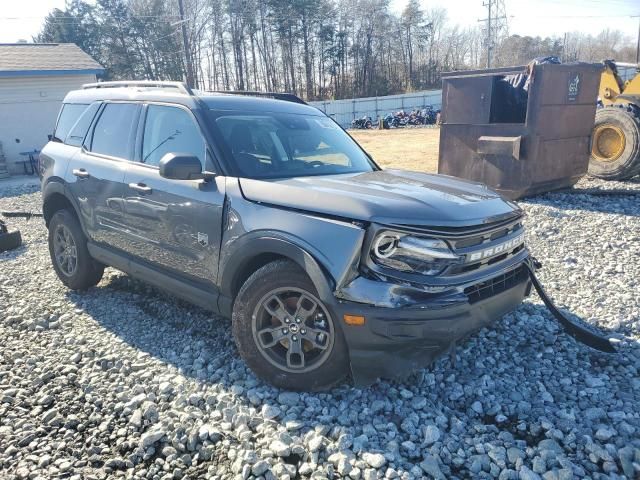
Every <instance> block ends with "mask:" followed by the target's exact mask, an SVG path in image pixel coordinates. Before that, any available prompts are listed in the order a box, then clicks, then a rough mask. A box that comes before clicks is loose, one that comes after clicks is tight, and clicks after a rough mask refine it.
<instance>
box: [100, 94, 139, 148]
mask: <svg viewBox="0 0 640 480" xmlns="http://www.w3.org/2000/svg"><path fill="white" fill-rule="evenodd" d="M138 109H139V107H138V105H136V104H133V103H108V104H107V105H106V106H105V108H104V110H103V111H102V114H101V115H100V118H99V119H98V122H97V123H96V127H95V130H94V131H93V140H92V142H91V151H92V152H95V153H100V154H102V155H109V156H111V157H118V158H126V159H130V158H131V151H132V148H131V145H132V143H133V139H134V138H135V133H136V124H137V120H138Z"/></svg>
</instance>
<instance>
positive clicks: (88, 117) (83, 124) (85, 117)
mask: <svg viewBox="0 0 640 480" xmlns="http://www.w3.org/2000/svg"><path fill="white" fill-rule="evenodd" d="M99 108H100V104H99V103H92V104H91V105H89V108H87V109H86V110H85V111H84V113H83V114H82V115H80V118H79V119H78V121H77V122H76V124H75V125H74V126H73V128H72V129H71V131H70V132H69V135H67V139H66V140H65V142H64V143H66V144H67V145H72V146H74V147H79V146H80V145H82V141H83V140H84V137H85V135H86V134H87V131H88V130H89V127H90V126H91V122H92V121H93V117H95V116H96V112H97V111H98V109H99Z"/></svg>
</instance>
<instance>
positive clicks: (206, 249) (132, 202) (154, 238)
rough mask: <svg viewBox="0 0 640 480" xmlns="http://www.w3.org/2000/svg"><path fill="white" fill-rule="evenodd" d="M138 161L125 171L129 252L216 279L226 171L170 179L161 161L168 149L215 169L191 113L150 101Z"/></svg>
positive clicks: (201, 279) (202, 279)
mask: <svg viewBox="0 0 640 480" xmlns="http://www.w3.org/2000/svg"><path fill="white" fill-rule="evenodd" d="M143 115H144V121H143V127H142V130H141V132H142V135H141V138H140V139H139V141H138V143H139V147H138V153H137V160H138V161H137V162H135V163H132V164H131V165H130V168H129V169H128V171H127V172H126V174H125V180H124V183H125V193H124V200H125V216H126V223H127V227H128V229H129V232H130V233H131V238H130V241H129V243H128V245H127V248H128V251H129V253H131V254H132V255H134V256H136V257H137V258H139V259H141V260H144V261H147V262H149V263H151V264H153V265H155V266H160V267H162V268H163V269H165V270H166V271H168V272H170V273H173V274H177V275H179V276H183V277H186V278H188V279H189V280H192V281H194V282H196V283H198V284H202V285H201V286H203V287H206V288H209V287H211V286H214V285H215V282H216V279H217V272H218V257H219V249H220V238H221V228H222V210H223V205H224V196H225V192H224V177H216V178H215V179H214V180H213V181H210V182H205V181H203V180H169V179H166V178H163V177H161V176H160V173H159V169H158V165H159V163H160V160H161V159H162V157H163V156H164V155H165V154H167V153H188V154H192V155H195V156H197V157H198V158H199V159H200V161H201V163H202V168H203V170H211V169H212V168H211V166H210V165H209V160H208V157H209V152H208V149H207V146H206V142H205V140H204V137H203V135H202V132H201V130H200V127H199V125H198V122H197V121H196V119H195V117H194V116H193V114H192V113H191V112H190V111H189V109H187V108H183V107H182V106H178V105H167V104H148V105H146V106H145V111H144V113H143Z"/></svg>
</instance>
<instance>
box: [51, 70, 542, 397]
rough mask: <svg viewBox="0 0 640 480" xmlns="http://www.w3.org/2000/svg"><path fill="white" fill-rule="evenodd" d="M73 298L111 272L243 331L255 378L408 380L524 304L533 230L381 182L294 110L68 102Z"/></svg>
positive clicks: (172, 86)
mask: <svg viewBox="0 0 640 480" xmlns="http://www.w3.org/2000/svg"><path fill="white" fill-rule="evenodd" d="M40 175H41V178H42V193H43V202H44V207H43V211H44V217H45V221H46V224H47V227H48V229H49V249H50V253H51V259H52V262H53V267H54V268H55V270H56V272H57V274H58V276H59V278H60V280H61V281H62V282H63V283H64V284H65V285H67V286H68V287H69V288H71V289H75V290H84V289H87V288H89V287H92V286H94V285H96V284H97V283H98V282H99V281H100V279H101V277H102V274H103V270H104V268H105V266H107V265H108V266H112V267H114V268H116V269H119V270H122V271H124V272H126V273H128V274H130V275H132V276H134V277H138V278H140V279H142V280H144V281H146V282H149V283H151V284H153V285H155V286H156V287H158V288H160V289H163V290H166V291H168V292H170V293H172V294H174V295H175V296H178V297H181V298H184V299H186V300H188V301H190V302H192V303H194V304H197V305H200V306H202V307H204V308H207V309H209V310H212V311H214V312H217V313H220V314H221V315H223V316H225V317H229V318H231V320H232V321H231V329H232V331H233V335H234V337H235V341H236V344H237V346H238V351H239V353H240V355H241V356H242V358H243V359H244V360H245V361H246V363H247V365H248V366H249V367H250V368H251V369H252V370H253V371H254V372H255V373H256V374H257V375H258V376H260V377H262V378H263V379H266V380H267V381H269V382H271V383H272V384H274V385H277V386H279V387H284V388H288V389H298V390H323V389H328V388H331V387H332V386H334V385H336V384H338V383H340V382H342V381H343V380H345V379H346V378H347V377H349V376H351V379H352V380H353V382H354V383H355V384H356V385H366V384H369V383H371V382H373V381H374V380H375V379H376V378H378V377H387V378H389V377H393V378H397V377H405V376H406V375H408V374H409V373H410V372H411V371H412V370H414V369H415V368H417V367H421V366H425V365H427V364H429V363H430V362H432V361H433V359H434V358H435V357H436V356H437V355H439V354H440V353H442V352H444V351H446V350H447V349H449V348H450V347H451V346H452V345H454V344H455V342H456V341H459V340H460V339H462V338H464V337H465V336H467V335H469V334H470V333H472V332H474V331H475V330H477V329H479V328H481V327H482V326H485V325H487V324H489V323H490V322H491V321H492V320H495V319H497V318H500V317H501V316H502V315H504V314H505V313H507V312H509V311H511V310H513V309H514V308H516V307H517V306H518V305H519V304H520V303H521V302H522V300H523V298H524V297H525V296H526V295H527V294H528V293H529V291H530V288H531V281H530V278H529V275H528V269H527V265H528V263H529V262H530V261H531V260H530V258H529V253H528V250H527V248H526V247H525V245H524V232H523V227H522V212H521V210H520V209H519V208H518V207H517V206H516V205H515V204H514V203H511V202H508V201H506V200H504V199H502V198H501V197H500V196H499V195H497V194H496V193H494V192H492V191H491V190H488V189H487V188H486V187H485V186H483V185H480V184H476V183H469V182H466V181H462V180H458V179H456V178H452V177H446V176H440V175H429V174H425V173H415V172H404V171H399V170H382V169H381V168H380V167H378V166H377V165H376V164H375V162H374V161H373V160H372V159H371V157H370V156H369V155H368V154H367V153H366V152H365V151H364V150H362V148H360V146H359V145H358V144H357V143H356V142H355V141H354V140H353V139H352V138H351V137H350V136H349V135H348V134H347V133H345V131H344V130H342V129H341V128H340V127H339V126H338V125H337V124H336V123H335V122H334V121H333V120H332V119H331V118H329V117H327V116H326V115H325V114H324V113H322V112H321V111H319V110H318V109H316V108H314V107H312V106H309V105H307V104H305V103H304V102H303V101H302V100H300V99H299V98H297V97H295V96H293V95H288V94H257V93H251V92H244V93H240V94H238V93H232V92H229V93H201V92H195V91H192V90H191V89H189V88H187V87H186V86H184V85H183V84H181V83H174V82H104V83H97V84H91V85H85V86H84V88H83V89H82V90H78V91H73V92H70V93H69V94H68V95H67V96H66V98H65V99H64V104H63V107H62V110H61V111H60V115H59V118H58V121H57V125H56V129H55V132H54V134H53V136H52V139H51V141H50V142H49V143H48V144H47V145H46V147H45V148H44V149H43V151H42V155H41V161H40Z"/></svg>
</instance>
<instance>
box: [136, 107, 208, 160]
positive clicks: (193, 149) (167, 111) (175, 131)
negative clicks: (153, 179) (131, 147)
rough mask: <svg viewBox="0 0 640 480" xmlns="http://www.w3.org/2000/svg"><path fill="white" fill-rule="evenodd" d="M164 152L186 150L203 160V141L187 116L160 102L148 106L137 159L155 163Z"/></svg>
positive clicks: (177, 109)
mask: <svg viewBox="0 0 640 480" xmlns="http://www.w3.org/2000/svg"><path fill="white" fill-rule="evenodd" d="M167 153H189V154H191V155H195V156H196V157H198V159H199V160H200V163H203V162H204V159H205V145H204V140H203V139H202V135H201V134H200V130H199V129H198V127H197V125H196V124H195V123H194V121H193V119H192V118H191V115H189V113H188V112H186V111H185V110H183V109H181V108H177V107H167V106H164V105H149V107H148V110H147V120H146V122H145V126H144V137H143V140H142V159H141V161H142V163H146V164H147V165H156V166H157V165H158V164H159V163H160V160H161V159H162V157H164V156H165V155H166V154H167Z"/></svg>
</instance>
